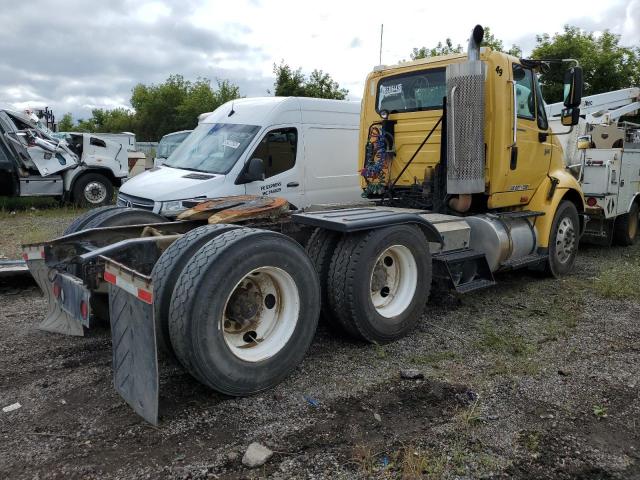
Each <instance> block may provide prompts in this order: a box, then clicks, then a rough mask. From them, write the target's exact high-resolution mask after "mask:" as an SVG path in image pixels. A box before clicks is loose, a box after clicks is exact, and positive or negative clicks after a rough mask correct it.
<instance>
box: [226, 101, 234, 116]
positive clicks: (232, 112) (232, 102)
mask: <svg viewBox="0 0 640 480" xmlns="http://www.w3.org/2000/svg"><path fill="white" fill-rule="evenodd" d="M234 102H235V100H231V111H230V112H229V115H227V117H230V116H231V115H233V114H234V113H236V111H235V110H234V109H233V104H234Z"/></svg>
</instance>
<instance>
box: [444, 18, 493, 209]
mask: <svg viewBox="0 0 640 480" xmlns="http://www.w3.org/2000/svg"><path fill="white" fill-rule="evenodd" d="M483 38H484V28H482V27H481V26H480V25H476V26H475V27H474V29H473V30H472V32H471V36H470V38H469V46H468V52H467V61H466V62H460V63H452V64H450V65H447V70H446V78H447V193H448V194H450V195H457V196H458V198H457V199H454V200H453V201H451V202H450V204H449V206H450V207H451V208H453V209H454V210H457V211H459V212H464V211H467V210H468V209H469V207H470V205H471V195H472V194H474V193H484V189H485V179H484V165H485V159H484V96H485V73H486V68H485V67H486V66H485V65H484V63H483V62H482V61H481V60H480V44H481V43H482V39H483ZM467 196H468V197H467Z"/></svg>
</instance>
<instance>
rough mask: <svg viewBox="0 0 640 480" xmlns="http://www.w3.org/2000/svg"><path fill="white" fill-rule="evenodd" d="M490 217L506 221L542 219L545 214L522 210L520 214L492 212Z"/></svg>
mask: <svg viewBox="0 0 640 480" xmlns="http://www.w3.org/2000/svg"><path fill="white" fill-rule="evenodd" d="M490 215H494V216H496V217H499V218H504V219H514V218H531V217H542V216H544V212H536V211H534V210H521V211H519V212H491V213H490Z"/></svg>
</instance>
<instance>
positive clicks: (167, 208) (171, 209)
mask: <svg viewBox="0 0 640 480" xmlns="http://www.w3.org/2000/svg"><path fill="white" fill-rule="evenodd" d="M205 200H206V198H189V199H187V200H171V201H169V202H162V203H161V204H160V215H165V216H169V217H175V216H177V215H180V214H181V213H182V212H184V211H185V210H188V209H189V208H192V207H194V206H195V205H197V204H198V203H201V202H204V201H205Z"/></svg>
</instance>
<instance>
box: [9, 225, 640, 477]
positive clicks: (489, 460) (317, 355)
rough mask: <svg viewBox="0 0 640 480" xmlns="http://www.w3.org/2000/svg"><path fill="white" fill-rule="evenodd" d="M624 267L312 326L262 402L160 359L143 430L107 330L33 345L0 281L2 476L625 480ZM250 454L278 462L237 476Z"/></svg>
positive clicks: (32, 315)
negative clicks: (364, 334) (263, 452)
mask: <svg viewBox="0 0 640 480" xmlns="http://www.w3.org/2000/svg"><path fill="white" fill-rule="evenodd" d="M2 223H3V226H4V225H6V226H10V225H8V221H5V220H2ZM638 258H640V246H635V247H630V248H612V249H602V248H595V247H591V248H589V247H585V248H583V249H582V251H581V252H580V256H579V259H578V261H577V264H576V268H575V271H574V273H573V274H572V275H571V276H568V277H566V278H564V279H561V280H550V279H544V278H540V277H539V276H536V275H533V274H530V273H527V272H516V273H513V274H508V275H501V276H500V277H499V278H498V280H499V283H498V286H496V287H494V288H492V289H490V290H485V291H481V292H477V293H474V294H470V295H467V296H463V297H458V296H455V295H450V294H442V293H434V294H433V295H432V300H431V303H430V306H429V307H428V309H427V311H426V312H425V314H424V317H423V320H422V321H421V322H420V324H419V326H418V328H417V329H416V330H415V331H414V332H413V333H412V334H411V335H410V336H408V337H406V338H404V339H402V340H400V341H397V342H395V343H393V344H391V345H387V346H384V347H381V346H375V345H365V344H361V343H355V342H352V341H350V340H348V339H346V338H344V337H343V336H341V335H339V334H336V333H334V332H331V331H329V330H327V328H326V327H325V326H323V325H321V326H320V329H319V331H318V334H317V336H316V340H315V342H314V344H313V345H312V347H311V350H310V352H309V353H308V355H307V357H306V360H305V361H304V363H303V364H302V365H300V366H299V367H298V368H297V369H296V371H295V372H294V373H293V375H291V376H290V377H289V378H288V379H287V380H286V381H285V382H283V383H282V384H280V385H279V386H277V387H276V388H274V389H273V390H271V391H268V392H266V393H263V394H261V395H260V396H254V397H249V398H242V399H234V398H228V397H224V396H221V395H218V394H216V393H213V392H211V391H208V390H207V389H206V388H204V387H203V386H201V385H200V384H198V383H197V382H196V381H195V380H193V379H192V378H191V377H189V376H188V375H187V374H186V373H185V372H184V371H182V370H181V369H180V368H179V367H178V366H176V365H173V364H171V363H167V362H165V363H162V364H161V390H160V392H161V414H162V419H161V423H160V425H159V427H157V428H156V427H153V426H150V425H149V424H146V423H145V422H144V421H142V420H141V419H140V418H139V417H137V416H136V415H135V414H134V413H133V412H132V410H131V409H130V408H129V407H128V406H127V405H126V404H125V403H124V402H123V401H122V400H121V399H120V397H119V396H118V395H117V394H116V393H115V391H114V390H113V388H112V383H111V382H112V377H111V366H110V362H111V345H110V335H109V331H108V330H106V329H104V330H95V331H93V332H92V333H91V334H90V335H89V336H87V337H84V338H69V337H64V336H60V335H55V334H48V333H45V332H41V331H39V330H37V329H36V325H37V323H38V321H39V319H40V318H42V317H43V315H44V313H45V308H46V305H45V302H44V300H43V298H42V297H41V295H40V293H39V291H38V290H37V287H35V286H34V285H32V284H31V283H29V282H25V283H23V284H16V282H11V283H7V282H5V283H2V284H0V331H1V332H2V336H1V337H0V365H2V368H1V369H0V406H3V407H4V406H7V405H10V404H13V403H14V402H20V404H21V405H22V407H21V408H20V409H18V410H15V411H12V412H9V413H1V412H0V478H12V479H13V478H27V479H32V478H38V479H45V478H167V477H168V478H185V479H186V478H262V477H269V478H318V479H320V478H328V477H331V478H333V479H340V478H345V479H347V478H349V479H350V478H494V477H514V478H594V479H595V478H598V479H600V478H621V479H622V478H625V479H627V478H640V429H639V428H640V399H639V393H640V344H639V343H638V339H639V338H640V291H639V290H638V285H639V284H640V261H639V260H638ZM406 368H414V369H418V370H419V371H420V372H421V373H422V374H424V379H422V380H403V379H401V378H400V374H399V372H400V370H401V369H406ZM252 442H260V443H262V444H264V445H266V446H268V447H270V448H271V449H272V450H274V451H275V452H276V453H275V454H274V456H273V457H272V458H271V459H270V460H269V461H268V462H267V463H266V464H265V465H264V466H262V467H259V468H257V469H246V468H245V467H244V466H243V465H242V463H241V458H242V454H243V453H244V451H245V450H246V448H247V447H248V445H249V444H250V443H252Z"/></svg>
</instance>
